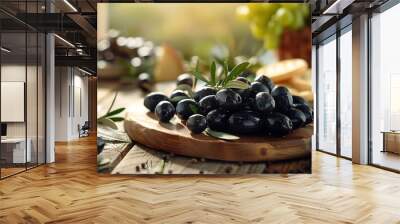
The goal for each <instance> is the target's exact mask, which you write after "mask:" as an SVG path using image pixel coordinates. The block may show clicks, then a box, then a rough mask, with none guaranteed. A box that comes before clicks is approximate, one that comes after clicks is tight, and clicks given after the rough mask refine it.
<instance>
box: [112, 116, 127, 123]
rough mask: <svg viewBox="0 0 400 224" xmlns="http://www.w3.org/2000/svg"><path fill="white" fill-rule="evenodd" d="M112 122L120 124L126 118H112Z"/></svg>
mask: <svg viewBox="0 0 400 224" xmlns="http://www.w3.org/2000/svg"><path fill="white" fill-rule="evenodd" d="M110 120H112V121H114V122H120V121H123V120H125V118H123V117H110Z"/></svg>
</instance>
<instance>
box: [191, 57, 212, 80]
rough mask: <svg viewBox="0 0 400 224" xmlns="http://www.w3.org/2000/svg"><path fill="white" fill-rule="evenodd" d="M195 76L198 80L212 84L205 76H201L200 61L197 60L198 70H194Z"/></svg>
mask: <svg viewBox="0 0 400 224" xmlns="http://www.w3.org/2000/svg"><path fill="white" fill-rule="evenodd" d="M193 75H194V77H196V79H199V80H201V81H203V82H205V83H207V84H210V83H209V81H208V80H207V79H206V78H205V77H204V76H203V75H201V73H200V71H199V60H197V62H196V68H195V69H194V72H193Z"/></svg>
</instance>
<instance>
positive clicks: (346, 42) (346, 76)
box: [340, 30, 352, 158]
mask: <svg viewBox="0 0 400 224" xmlns="http://www.w3.org/2000/svg"><path fill="white" fill-rule="evenodd" d="M351 48H352V33H351V30H350V31H348V32H346V33H344V34H342V35H341V36H340V153H341V155H342V156H346V157H349V158H351V156H352V155H351V154H352V150H351V149H352V148H351V141H352V138H351V137H352V125H351V124H352V109H351V108H352V49H351Z"/></svg>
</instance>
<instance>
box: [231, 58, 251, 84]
mask: <svg viewBox="0 0 400 224" xmlns="http://www.w3.org/2000/svg"><path fill="white" fill-rule="evenodd" d="M249 65H250V63H248V62H243V63H240V64H238V65H236V66H235V67H234V68H233V69H232V70H231V71H230V72H229V75H228V81H230V80H234V79H235V78H236V77H238V75H240V73H242V72H243V71H244V70H246V69H247V67H249Z"/></svg>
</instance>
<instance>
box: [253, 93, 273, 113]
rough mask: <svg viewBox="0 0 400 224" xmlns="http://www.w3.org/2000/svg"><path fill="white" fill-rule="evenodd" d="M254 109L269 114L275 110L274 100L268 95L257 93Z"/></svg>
mask: <svg viewBox="0 0 400 224" xmlns="http://www.w3.org/2000/svg"><path fill="white" fill-rule="evenodd" d="M255 107H256V108H257V110H258V111H259V112H262V113H270V112H272V111H273V110H274V109H275V100H274V98H273V97H272V96H271V94H269V93H266V92H261V93H257V95H256V99H255Z"/></svg>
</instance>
